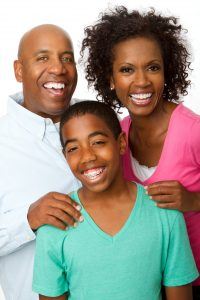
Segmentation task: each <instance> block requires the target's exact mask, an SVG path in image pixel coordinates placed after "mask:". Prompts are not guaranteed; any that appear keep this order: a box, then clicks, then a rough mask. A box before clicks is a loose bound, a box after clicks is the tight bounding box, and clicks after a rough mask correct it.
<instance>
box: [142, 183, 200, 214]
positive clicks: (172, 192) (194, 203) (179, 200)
mask: <svg viewBox="0 0 200 300" xmlns="http://www.w3.org/2000/svg"><path fill="white" fill-rule="evenodd" d="M145 189H146V192H147V194H148V195H149V196H150V198H151V199H152V200H154V201H155V202H156V203H157V206H158V207H160V208H167V209H177V210H179V211H181V212H186V211H199V210H200V194H199V193H193V192H189V191H187V190H186V189H185V188H184V187H183V186H182V185H181V184H180V183H179V182H178V181H175V180H169V181H159V182H155V183H152V184H150V185H148V186H147V187H145Z"/></svg>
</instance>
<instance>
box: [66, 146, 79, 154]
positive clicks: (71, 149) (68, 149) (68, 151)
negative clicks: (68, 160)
mask: <svg viewBox="0 0 200 300" xmlns="http://www.w3.org/2000/svg"><path fill="white" fill-rule="evenodd" d="M77 149H78V147H75V146H74V147H67V148H66V150H65V151H66V152H67V153H71V152H74V151H76V150H77Z"/></svg>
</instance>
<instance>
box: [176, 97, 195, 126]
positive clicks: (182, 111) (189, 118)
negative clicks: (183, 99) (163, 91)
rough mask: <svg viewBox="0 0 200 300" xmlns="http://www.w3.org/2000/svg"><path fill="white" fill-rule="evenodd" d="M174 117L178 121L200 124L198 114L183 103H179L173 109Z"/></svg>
mask: <svg viewBox="0 0 200 300" xmlns="http://www.w3.org/2000/svg"><path fill="white" fill-rule="evenodd" d="M174 116H175V119H176V120H177V121H179V122H184V124H185V122H186V123H188V124H189V123H190V124H194V123H197V124H199V126H200V115H199V114H197V113H195V112H194V111H193V110H191V109H190V108H188V107H186V106H185V105H184V104H182V103H181V104H179V105H178V106H177V108H176V109H175V111H174Z"/></svg>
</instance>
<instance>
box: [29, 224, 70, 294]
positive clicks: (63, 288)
mask: <svg viewBox="0 0 200 300" xmlns="http://www.w3.org/2000/svg"><path fill="white" fill-rule="evenodd" d="M65 237H66V231H63V230H60V229H58V228H55V227H53V226H49V225H45V226H42V227H40V228H39V230H38V231H37V237H36V253H35V261H34V271H33V285H32V287H33V291H34V292H36V293H38V294H41V295H44V296H49V297H56V296H60V295H62V294H64V293H65V292H67V291H68V282H67V278H66V272H65V270H66V268H65V262H64V260H63V241H64V239H65Z"/></svg>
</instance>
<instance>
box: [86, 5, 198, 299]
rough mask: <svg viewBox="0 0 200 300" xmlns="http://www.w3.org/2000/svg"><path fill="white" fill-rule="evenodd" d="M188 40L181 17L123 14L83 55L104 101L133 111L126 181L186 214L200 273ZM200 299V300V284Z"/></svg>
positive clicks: (103, 23)
mask: <svg viewBox="0 0 200 300" xmlns="http://www.w3.org/2000/svg"><path fill="white" fill-rule="evenodd" d="M182 34H183V29H182V26H181V25H179V24H178V22H177V19H176V18H174V17H164V16H162V15H159V14H156V13H155V11H154V10H153V9H152V10H150V11H149V12H148V13H144V14H141V13H139V12H138V11H131V12H128V11H127V9H126V8H125V7H118V8H116V9H115V10H114V11H110V12H109V13H105V14H103V15H102V16H101V19H100V20H99V21H98V22H97V23H96V24H95V25H94V26H90V27H88V28H86V29H85V35H86V37H85V38H84V40H83V44H82V55H84V53H85V52H86V50H87V55H88V57H87V62H86V79H87V80H88V82H89V85H94V88H95V90H96V91H97V99H101V100H102V101H104V102H106V103H107V104H108V105H110V106H112V107H114V108H120V107H122V106H124V107H126V108H127V109H128V111H129V116H128V117H126V118H125V119H124V120H123V121H122V123H121V124H122V128H123V130H124V131H125V132H126V133H127V137H128V141H129V148H128V149H127V152H126V154H125V155H124V158H123V165H124V174H125V177H126V179H129V180H134V181H137V182H139V183H142V184H143V185H144V186H146V190H147V193H148V194H149V195H150V196H151V197H152V200H154V201H155V203H156V205H157V206H158V207H160V208H167V209H178V210H180V211H182V212H184V216H185V220H186V225H187V229H188V234H189V238H190V242H191V246H192V250H193V254H194V257H195V260H196V264H197V266H198V269H199V270H200V234H199V226H200V213H199V211H200V116H198V115H196V114H194V113H193V112H192V111H190V110H189V109H187V108H186V107H185V106H184V105H183V104H182V103H181V98H180V95H186V94H187V88H188V86H189V85H190V81H189V80H188V79H187V77H188V70H189V67H190V62H189V53H188V51H187V48H186V46H185V42H184V40H183V35H182ZM180 251H181V245H180ZM193 292H194V299H200V279H198V280H196V281H195V282H194V287H193Z"/></svg>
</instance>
